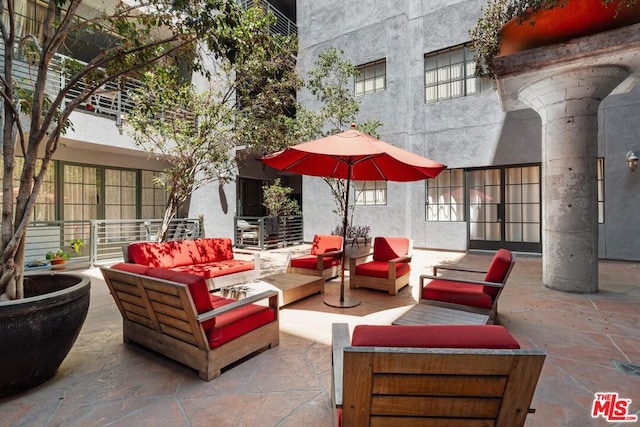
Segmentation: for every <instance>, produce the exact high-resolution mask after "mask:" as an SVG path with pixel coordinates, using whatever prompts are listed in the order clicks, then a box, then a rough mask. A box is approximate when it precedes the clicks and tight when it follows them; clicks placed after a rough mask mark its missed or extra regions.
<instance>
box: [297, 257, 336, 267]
mask: <svg viewBox="0 0 640 427" xmlns="http://www.w3.org/2000/svg"><path fill="white" fill-rule="evenodd" d="M317 265H318V257H317V256H315V255H303V256H301V257H297V258H292V259H291V266H292V267H297V268H307V269H309V270H315V269H316V266H317ZM322 265H323V267H322V268H323V269H324V268H329V267H335V266H337V265H340V258H338V257H334V256H326V257H322Z"/></svg>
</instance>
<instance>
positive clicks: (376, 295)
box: [0, 247, 640, 427]
mask: <svg viewBox="0 0 640 427" xmlns="http://www.w3.org/2000/svg"><path fill="white" fill-rule="evenodd" d="M293 249H294V250H304V249H305V248H304V247H296V248H293ZM288 250H289V249H281V250H275V251H270V252H263V253H262V259H263V262H262V264H263V269H264V270H265V271H264V273H265V274H268V273H270V272H275V271H278V270H281V269H283V267H284V259H285V256H286V252H287V251H288ZM415 252H416V253H415V257H414V260H413V262H412V279H411V286H410V287H405V288H404V289H402V291H401V292H400V293H399V294H398V295H397V296H395V297H392V296H389V295H387V294H385V293H382V292H379V291H374V290H365V289H358V290H355V291H354V292H353V294H351V295H353V296H355V297H356V298H358V299H360V300H361V301H362V304H361V305H359V306H357V307H354V308H350V309H339V308H331V307H328V306H326V305H325V304H324V303H323V298H324V297H323V296H322V295H315V296H311V297H308V298H306V299H304V300H301V301H299V302H296V303H293V304H290V305H288V306H286V307H284V308H283V309H282V310H281V323H280V326H281V335H280V345H279V346H278V347H276V348H274V349H270V350H267V351H263V352H261V353H259V354H257V355H255V356H253V357H251V358H249V359H248V360H246V361H244V362H243V363H239V364H236V365H234V366H231V367H229V368H228V369H226V370H225V371H223V374H222V376H220V377H218V378H216V379H215V380H213V381H211V382H205V381H202V380H200V379H199V378H198V376H197V374H196V372H195V371H192V370H191V369H189V368H186V367H184V366H182V365H180V364H178V363H176V362H173V361H172V360H169V359H166V358H164V357H163V356H160V355H157V354H155V353H152V352H150V351H148V350H145V349H143V348H141V347H138V346H135V345H125V344H124V343H123V342H122V330H121V319H120V314H119V313H118V311H117V308H116V306H115V304H114V303H113V300H112V299H111V296H110V295H109V293H108V290H107V288H106V285H105V284H104V282H103V281H102V278H101V275H100V272H99V270H98V269H95V268H93V269H89V270H85V271H84V272H85V273H86V274H88V275H90V276H91V279H92V290H91V293H92V294H91V306H90V310H89V315H88V318H87V321H86V323H85V325H84V328H83V330H82V332H81V333H80V336H79V337H78V340H77V342H76V344H75V345H74V347H73V348H72V350H71V352H70V354H69V356H68V357H67V359H66V360H65V362H64V363H63V365H62V366H61V368H60V370H59V371H58V373H57V374H56V376H55V377H54V378H53V379H51V380H49V381H48V382H46V383H45V384H43V385H41V386H39V387H37V388H35V389H33V390H30V391H28V392H25V393H23V394H20V395H16V396H12V397H9V398H5V399H3V400H0V426H1V427H5V426H135V425H140V424H146V425H154V426H217V427H218V426H243V427H244V426H261V427H263V426H292V427H293V426H301V425H304V426H305V427H313V426H330V425H331V422H332V421H331V408H330V399H329V392H330V388H331V373H330V366H331V355H330V349H329V345H330V341H331V332H330V331H331V323H332V322H347V323H349V324H350V325H351V326H354V325H356V324H361V323H367V324H389V323H391V322H392V321H393V320H394V319H395V318H397V317H399V316H400V315H401V314H402V313H404V312H405V311H406V310H408V309H409V307H410V306H411V305H412V304H414V303H415V301H416V299H415V298H416V297H417V287H418V276H419V275H420V274H422V273H427V274H430V273H431V271H430V270H431V268H430V267H431V266H432V265H433V264H437V263H442V262H447V261H457V260H460V259H462V260H463V262H464V263H466V264H467V265H475V266H478V267H484V266H486V265H487V264H488V262H489V261H490V259H491V255H490V254H477V253H474V254H463V253H455V252H440V251H424V250H416V251H415ZM541 276H542V267H541V259H540V258H539V257H535V256H519V257H518V261H517V263H516V266H515V268H514V270H513V272H512V274H511V277H510V279H509V282H508V284H507V287H506V288H505V291H504V292H503V294H502V297H501V300H500V306H499V308H498V312H499V317H498V322H499V323H501V324H502V325H504V326H505V327H507V328H508V329H509V331H510V332H511V333H512V334H513V335H514V336H515V337H516V338H517V339H518V341H519V342H520V343H521V345H522V346H523V347H527V348H528V347H539V348H541V349H542V350H544V351H545V352H546V353H547V359H546V361H545V366H544V368H543V372H542V376H541V378H540V381H539V383H538V387H537V389H536V394H535V397H534V401H533V404H532V406H533V407H534V408H535V409H536V413H535V414H530V415H529V416H528V417H527V424H526V425H527V426H532V427H533V426H540V427H543V426H544V427H548V426H575V427H584V426H613V425H616V424H615V423H609V422H607V421H606V420H604V419H603V418H598V419H593V418H592V417H591V405H592V402H593V398H594V393H596V392H618V393H619V394H620V397H623V398H626V399H631V401H632V402H631V407H630V413H635V414H640V377H639V376H633V375H628V374H623V373H621V372H620V371H618V370H617V369H616V367H615V366H614V361H622V362H630V363H632V364H635V365H640V263H629V262H612V261H601V262H600V292H599V293H598V294H593V295H579V294H567V293H562V292H557V291H552V290H549V289H546V288H544V287H543V286H542V284H541ZM347 288H348V286H347ZM325 289H326V291H325V292H326V293H327V294H332V293H337V292H338V289H339V280H333V281H331V282H328V283H327V284H326V286H325ZM347 294H349V291H348V290H347ZM619 425H634V423H631V424H627V423H625V424H619ZM637 425H639V426H640V422H638V424H637Z"/></svg>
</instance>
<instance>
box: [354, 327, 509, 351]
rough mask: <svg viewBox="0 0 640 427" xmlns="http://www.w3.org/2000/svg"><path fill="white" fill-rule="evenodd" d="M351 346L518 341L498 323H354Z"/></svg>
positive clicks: (494, 345) (490, 345)
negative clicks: (424, 324) (356, 324)
mask: <svg viewBox="0 0 640 427" xmlns="http://www.w3.org/2000/svg"><path fill="white" fill-rule="evenodd" d="M351 345H352V346H361V347H414V348H478V349H481V348H484V349H518V348H520V344H518V341H516V340H515V338H513V336H511V334H509V332H508V331H507V330H506V329H505V328H504V327H503V326H499V325H428V326H416V325H358V326H356V327H355V329H354V330H353V338H352V339H351Z"/></svg>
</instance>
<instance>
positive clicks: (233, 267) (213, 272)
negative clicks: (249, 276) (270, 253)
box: [171, 259, 255, 279]
mask: <svg viewBox="0 0 640 427" xmlns="http://www.w3.org/2000/svg"><path fill="white" fill-rule="evenodd" d="M254 268H255V263H254V262H253V261H244V260H238V259H231V260H224V261H217V262H209V263H202V264H194V265H183V266H180V267H173V268H172V269H171V270H174V271H180V272H184V273H190V274H197V275H199V276H202V277H204V278H205V279H210V278H212V277H218V276H223V275H225V274H232V273H240V272H242V271H251V270H253V269H254Z"/></svg>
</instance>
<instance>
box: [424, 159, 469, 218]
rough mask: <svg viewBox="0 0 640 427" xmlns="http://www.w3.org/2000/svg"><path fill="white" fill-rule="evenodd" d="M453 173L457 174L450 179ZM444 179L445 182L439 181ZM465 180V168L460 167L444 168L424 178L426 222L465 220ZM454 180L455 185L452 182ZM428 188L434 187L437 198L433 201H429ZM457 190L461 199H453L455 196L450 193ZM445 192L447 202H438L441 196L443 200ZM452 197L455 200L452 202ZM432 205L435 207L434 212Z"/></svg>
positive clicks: (432, 188)
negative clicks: (430, 176) (432, 176)
mask: <svg viewBox="0 0 640 427" xmlns="http://www.w3.org/2000/svg"><path fill="white" fill-rule="evenodd" d="M453 173H455V174H457V175H459V176H456V177H455V178H456V179H455V180H454V179H452V174H453ZM445 180H446V182H441V181H445ZM466 180H467V176H466V173H465V170H464V169H462V168H458V169H445V170H443V171H442V172H440V173H439V174H438V176H437V177H435V178H431V179H427V180H425V194H424V205H425V213H424V220H425V221H426V222H466V220H467V215H466V203H467V200H466V199H467V190H466V188H467V187H466ZM454 182H455V185H454V184H453V183H454ZM447 183H448V184H447ZM430 189H431V190H434V189H435V192H436V195H437V197H438V200H437V201H435V202H430V201H429V190H430ZM458 191H459V192H460V194H462V197H461V200H455V198H453V197H452V194H453V193H454V192H458ZM447 194H449V199H448V202H447V201H443V202H439V200H440V197H443V200H444V197H445V196H446V195H447ZM452 199H453V200H455V201H456V203H452ZM454 206H455V207H454ZM433 207H435V214H434V210H433ZM445 211H446V212H445ZM430 213H431V214H430ZM452 218H454V219H452Z"/></svg>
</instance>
